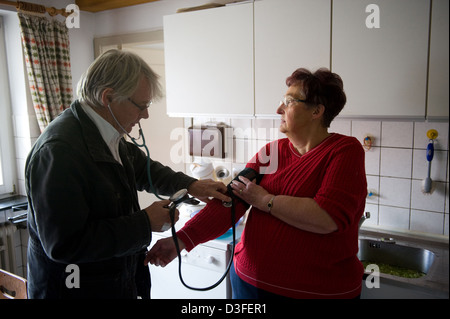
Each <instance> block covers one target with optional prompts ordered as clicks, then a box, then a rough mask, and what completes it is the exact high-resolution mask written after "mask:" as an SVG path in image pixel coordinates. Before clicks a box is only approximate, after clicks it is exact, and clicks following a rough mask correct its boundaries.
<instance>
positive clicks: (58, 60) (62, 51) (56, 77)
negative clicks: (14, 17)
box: [17, 12, 73, 132]
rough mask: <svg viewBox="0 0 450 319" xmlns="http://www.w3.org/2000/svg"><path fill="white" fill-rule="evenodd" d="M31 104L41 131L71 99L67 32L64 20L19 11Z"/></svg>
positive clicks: (68, 104)
mask: <svg viewBox="0 0 450 319" xmlns="http://www.w3.org/2000/svg"><path fill="white" fill-rule="evenodd" d="M17 14H18V16H19V21H20V28H21V36H22V46H23V50H24V54H25V61H26V65H27V73H28V82H29V84H30V91H31V96H32V98H33V106H34V109H35V111H36V116H37V120H38V123H39V128H40V130H41V132H42V131H43V130H44V129H45V128H46V127H47V126H48V124H49V123H50V122H51V121H52V120H53V119H55V118H56V117H57V116H58V115H59V114H60V113H61V112H62V111H64V110H65V109H66V108H68V107H69V106H70V103H71V102H72V93H73V92H72V74H71V69H70V43H69V33H68V29H67V26H66V25H65V23H62V22H60V21H58V20H56V19H51V20H50V19H47V18H46V17H45V16H44V15H31V14H27V13H24V12H18V13H17Z"/></svg>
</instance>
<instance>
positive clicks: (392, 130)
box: [381, 122, 414, 148]
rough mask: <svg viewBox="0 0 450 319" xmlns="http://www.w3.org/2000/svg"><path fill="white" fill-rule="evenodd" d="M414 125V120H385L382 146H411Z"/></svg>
mask: <svg viewBox="0 0 450 319" xmlns="http://www.w3.org/2000/svg"><path fill="white" fill-rule="evenodd" d="M413 131H414V125H413V123H412V122H383V123H382V125H381V146H389V147H405V148H411V147H412V145H413V136H414V135H413Z"/></svg>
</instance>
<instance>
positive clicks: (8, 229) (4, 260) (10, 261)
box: [0, 223, 21, 274]
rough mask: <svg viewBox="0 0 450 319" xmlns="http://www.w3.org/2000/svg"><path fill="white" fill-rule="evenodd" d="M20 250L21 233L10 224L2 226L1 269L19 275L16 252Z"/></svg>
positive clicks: (0, 227)
mask: <svg viewBox="0 0 450 319" xmlns="http://www.w3.org/2000/svg"><path fill="white" fill-rule="evenodd" d="M20 249H21V240H20V232H19V230H18V229H17V227H16V226H15V225H12V224H10V223H5V224H2V225H0V268H1V269H4V270H6V271H9V272H11V273H13V274H15V273H17V266H18V260H16V259H17V258H16V255H17V254H16V251H20ZM20 258H21V256H20ZM20 264H21V261H20Z"/></svg>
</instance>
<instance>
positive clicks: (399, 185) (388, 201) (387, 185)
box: [380, 177, 411, 208]
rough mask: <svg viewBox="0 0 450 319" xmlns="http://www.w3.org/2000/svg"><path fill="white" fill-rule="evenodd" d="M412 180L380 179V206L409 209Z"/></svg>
mask: <svg viewBox="0 0 450 319" xmlns="http://www.w3.org/2000/svg"><path fill="white" fill-rule="evenodd" d="M410 194H411V180H410V179H404V178H392V177H380V205H390V206H397V207H404V208H409V205H410V199H411V196H410Z"/></svg>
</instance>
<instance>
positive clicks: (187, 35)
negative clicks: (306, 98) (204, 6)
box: [164, 3, 254, 117]
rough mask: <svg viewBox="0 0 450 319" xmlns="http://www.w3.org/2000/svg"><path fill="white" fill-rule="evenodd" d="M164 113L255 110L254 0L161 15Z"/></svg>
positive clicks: (230, 114) (223, 113)
mask: <svg viewBox="0 0 450 319" xmlns="http://www.w3.org/2000/svg"><path fill="white" fill-rule="evenodd" d="M164 50H165V63H166V97H167V113H168V114H169V115H171V116H185V117H191V116H192V114H197V115H215V116H227V117H233V116H248V115H253V114H254V78H253V3H246V4H239V5H233V6H226V7H220V8H216V9H209V10H202V11H194V12H186V13H180V14H175V15H170V16H165V17H164Z"/></svg>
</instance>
